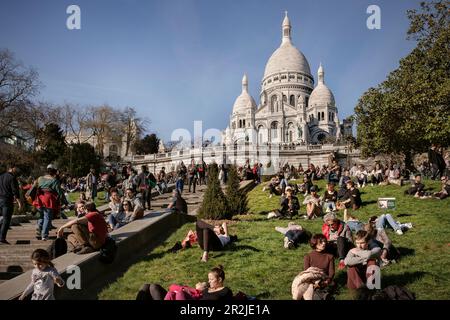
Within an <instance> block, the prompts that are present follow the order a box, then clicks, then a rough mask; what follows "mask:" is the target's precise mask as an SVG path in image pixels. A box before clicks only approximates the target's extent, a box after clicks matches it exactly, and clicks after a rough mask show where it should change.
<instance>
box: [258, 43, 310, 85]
mask: <svg viewBox="0 0 450 320" xmlns="http://www.w3.org/2000/svg"><path fill="white" fill-rule="evenodd" d="M281 72H300V73H303V74H307V75H311V70H310V68H309V63H308V60H306V58H305V56H304V55H303V53H301V52H300V50H298V49H297V48H296V47H294V46H293V45H292V43H291V42H286V43H283V44H282V45H281V46H280V47H279V48H278V49H277V50H275V52H274V53H273V54H272V56H271V57H270V59H269V61H268V62H267V64H266V69H265V71H264V79H265V78H267V77H269V76H271V75H273V74H277V73H281Z"/></svg>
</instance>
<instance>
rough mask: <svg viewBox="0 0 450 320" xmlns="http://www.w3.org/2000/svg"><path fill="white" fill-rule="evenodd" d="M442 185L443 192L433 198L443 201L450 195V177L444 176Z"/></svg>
mask: <svg viewBox="0 0 450 320" xmlns="http://www.w3.org/2000/svg"><path fill="white" fill-rule="evenodd" d="M441 183H442V187H441V191H439V192H436V193H434V194H433V197H435V198H436V199H439V200H443V199H445V198H447V197H448V196H449V195H450V181H449V179H448V176H442V177H441Z"/></svg>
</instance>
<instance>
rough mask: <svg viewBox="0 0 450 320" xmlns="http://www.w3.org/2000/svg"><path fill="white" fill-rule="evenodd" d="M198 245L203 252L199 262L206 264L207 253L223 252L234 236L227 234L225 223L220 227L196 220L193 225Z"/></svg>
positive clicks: (234, 238)
mask: <svg viewBox="0 0 450 320" xmlns="http://www.w3.org/2000/svg"><path fill="white" fill-rule="evenodd" d="M195 228H196V232H197V238H198V244H199V245H200V248H202V250H203V255H202V256H201V258H200V260H201V261H202V262H207V261H208V258H209V251H221V250H224V248H225V247H226V245H227V244H229V243H230V242H231V241H232V240H234V241H235V240H236V238H237V237H236V236H230V235H229V234H228V226H227V223H226V222H224V223H222V224H221V225H216V226H213V225H210V224H208V223H206V222H205V221H202V220H197V222H196V224H195Z"/></svg>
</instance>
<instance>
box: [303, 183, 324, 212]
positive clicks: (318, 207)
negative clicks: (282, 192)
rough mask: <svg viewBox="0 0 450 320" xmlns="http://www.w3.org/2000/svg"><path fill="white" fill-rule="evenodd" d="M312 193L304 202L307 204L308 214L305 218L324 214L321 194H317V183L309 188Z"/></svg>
mask: <svg viewBox="0 0 450 320" xmlns="http://www.w3.org/2000/svg"><path fill="white" fill-rule="evenodd" d="M309 191H310V193H311V194H310V195H307V196H306V198H305V200H304V201H303V204H305V205H306V215H305V216H304V218H305V219H309V220H310V219H314V218H317V217H319V216H320V215H322V203H321V202H322V201H321V199H320V196H319V195H318V194H317V191H318V187H317V186H316V185H314V186H312V187H311V189H309Z"/></svg>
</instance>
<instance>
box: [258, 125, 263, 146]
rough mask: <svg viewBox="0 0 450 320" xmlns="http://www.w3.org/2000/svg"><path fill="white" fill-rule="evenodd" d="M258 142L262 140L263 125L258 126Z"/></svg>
mask: <svg viewBox="0 0 450 320" xmlns="http://www.w3.org/2000/svg"><path fill="white" fill-rule="evenodd" d="M258 142H259V143H263V142H264V127H263V126H259V127H258Z"/></svg>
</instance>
